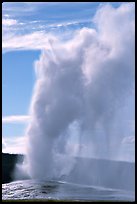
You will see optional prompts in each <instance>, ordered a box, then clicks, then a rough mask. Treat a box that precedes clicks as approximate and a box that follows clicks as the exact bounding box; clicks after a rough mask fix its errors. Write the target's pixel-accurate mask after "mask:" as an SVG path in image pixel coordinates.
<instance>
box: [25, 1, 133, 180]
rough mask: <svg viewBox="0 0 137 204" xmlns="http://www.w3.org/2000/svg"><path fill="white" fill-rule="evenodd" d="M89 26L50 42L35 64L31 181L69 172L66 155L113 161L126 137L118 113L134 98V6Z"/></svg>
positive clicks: (102, 12)
mask: <svg viewBox="0 0 137 204" xmlns="http://www.w3.org/2000/svg"><path fill="white" fill-rule="evenodd" d="M94 23H95V29H90V28H83V29H81V30H78V31H76V32H75V34H74V36H73V38H72V39H71V40H69V41H67V42H65V43H64V42H62V41H59V40H58V41H56V43H53V44H52V42H50V44H51V49H49V50H43V51H42V54H41V56H40V59H39V61H37V62H36V64H35V71H36V77H37V79H36V85H35V88H34V93H33V98H32V103H31V108H30V114H31V118H32V119H31V121H30V124H29V127H28V130H27V134H28V139H29V143H28V153H27V160H28V164H29V171H30V174H31V176H32V177H33V178H52V177H57V176H61V175H63V174H67V173H69V171H70V170H71V168H72V167H73V165H74V162H75V160H72V159H70V157H69V156H70V155H75V156H76V155H77V156H79V155H80V156H82V155H83V152H84V148H86V149H87V155H88V156H89V154H90V156H91V157H99V158H107V159H113V158H115V157H116V156H118V155H116V153H118V150H119V148H120V145H119V144H121V141H122V139H123V137H124V136H125V133H123V128H121V126H120V123H122V120H124V116H123V117H121V118H120V119H119V118H118V117H117V114H118V112H119V110H120V109H122V107H123V106H124V105H125V104H126V101H127V99H128V98H129V97H133V92H132V90H133V86H134V4H123V5H121V6H120V7H119V8H117V9H116V8H113V7H111V6H110V5H107V6H105V7H102V8H100V9H99V10H98V11H97V13H96V15H95V17H94ZM121 119H122V120H121ZM127 119H128V118H127ZM72 144H73V145H72ZM88 152H89V154H88Z"/></svg>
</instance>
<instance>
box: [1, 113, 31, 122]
mask: <svg viewBox="0 0 137 204" xmlns="http://www.w3.org/2000/svg"><path fill="white" fill-rule="evenodd" d="M29 120H30V116H28V115H11V116H4V117H2V123H3V124H5V123H27V122H28V121H29Z"/></svg>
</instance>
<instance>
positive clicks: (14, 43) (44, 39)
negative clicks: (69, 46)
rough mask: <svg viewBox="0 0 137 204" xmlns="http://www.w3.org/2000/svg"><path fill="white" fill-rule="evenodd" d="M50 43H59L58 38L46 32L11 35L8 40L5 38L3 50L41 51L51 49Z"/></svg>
mask: <svg viewBox="0 0 137 204" xmlns="http://www.w3.org/2000/svg"><path fill="white" fill-rule="evenodd" d="M49 40H50V41H53V42H55V41H57V39H56V37H54V36H52V35H51V34H47V33H45V32H42V31H39V32H33V33H29V34H25V35H11V36H10V35H9V36H8V38H6V37H5V38H4V39H3V42H2V48H3V49H4V51H7V50H15V49H19V50H34V49H35V50H41V49H50V48H51V45H50V43H49Z"/></svg>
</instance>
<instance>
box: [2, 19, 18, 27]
mask: <svg viewBox="0 0 137 204" xmlns="http://www.w3.org/2000/svg"><path fill="white" fill-rule="evenodd" d="M16 24H17V20H15V19H2V25H3V26H13V25H16Z"/></svg>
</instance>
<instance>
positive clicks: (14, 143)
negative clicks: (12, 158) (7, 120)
mask: <svg viewBox="0 0 137 204" xmlns="http://www.w3.org/2000/svg"><path fill="white" fill-rule="evenodd" d="M3 143H4V145H2V152H4V153H11V154H25V153H26V143H27V137H25V136H18V137H10V138H8V137H3V138H2V144H3Z"/></svg>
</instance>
